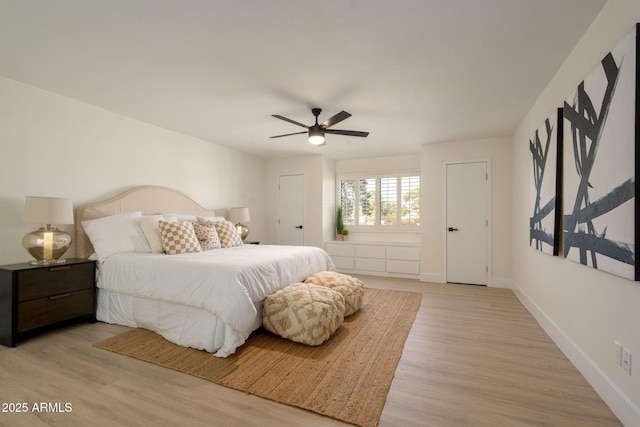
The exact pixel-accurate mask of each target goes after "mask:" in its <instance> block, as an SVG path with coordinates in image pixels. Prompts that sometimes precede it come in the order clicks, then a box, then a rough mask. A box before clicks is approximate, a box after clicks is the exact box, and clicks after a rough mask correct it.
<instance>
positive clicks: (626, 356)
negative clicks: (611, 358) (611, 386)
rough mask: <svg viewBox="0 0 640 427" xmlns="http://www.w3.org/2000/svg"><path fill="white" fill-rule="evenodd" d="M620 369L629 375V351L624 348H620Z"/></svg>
mask: <svg viewBox="0 0 640 427" xmlns="http://www.w3.org/2000/svg"><path fill="white" fill-rule="evenodd" d="M622 369H624V371H625V372H626V373H627V374H629V376H631V352H630V351H629V350H628V349H626V348H625V349H623V350H622Z"/></svg>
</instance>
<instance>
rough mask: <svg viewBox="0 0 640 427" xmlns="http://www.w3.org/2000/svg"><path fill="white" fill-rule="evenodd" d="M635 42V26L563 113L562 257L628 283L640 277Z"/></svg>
mask: <svg viewBox="0 0 640 427" xmlns="http://www.w3.org/2000/svg"><path fill="white" fill-rule="evenodd" d="M639 25H640V24H639ZM637 38H638V25H636V26H635V27H634V28H633V29H632V30H631V31H630V32H629V33H628V34H627V35H626V36H625V37H624V39H623V40H622V41H621V42H620V43H619V44H618V45H617V46H616V47H615V48H614V49H613V50H612V51H611V52H610V53H609V54H608V55H606V56H605V58H604V59H603V60H602V61H601V63H600V64H599V65H598V67H596V69H595V70H594V71H593V72H592V73H591V74H590V75H589V76H588V77H587V78H585V80H584V81H583V82H582V83H580V85H578V88H577V89H576V90H575V92H574V93H573V94H572V95H571V96H570V97H569V99H567V100H566V102H565V103H564V108H563V110H564V125H563V126H564V134H565V135H564V174H563V176H564V178H563V187H564V200H563V205H564V218H563V221H564V236H563V237H564V242H563V244H564V255H565V257H566V258H568V259H570V260H573V261H576V262H579V263H580V264H584V265H587V266H589V267H592V268H595V269H598V270H603V271H607V272H610V273H613V274H616V275H619V276H622V277H625V278H628V279H631V280H640V274H639V269H638V264H637V259H638V257H637V249H636V248H637V243H638V240H639V238H638V237H639V235H638V232H639V231H640V221H639V219H638V218H639V217H640V211H638V200H639V199H640V197H639V195H638V189H637V187H636V185H635V178H636V175H638V165H639V163H640V162H639V161H638V155H639V151H640V150H639V142H638V127H637V126H638V125H637V114H638V104H637V102H638V101H637V100H638V93H637V91H638V67H637V46H638V40H637ZM636 212H638V214H636Z"/></svg>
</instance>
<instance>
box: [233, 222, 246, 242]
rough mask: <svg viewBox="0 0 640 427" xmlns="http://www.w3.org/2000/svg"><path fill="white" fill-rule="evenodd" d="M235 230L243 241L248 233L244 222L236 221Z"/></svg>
mask: <svg viewBox="0 0 640 427" xmlns="http://www.w3.org/2000/svg"><path fill="white" fill-rule="evenodd" d="M236 230H238V234H239V235H240V238H241V239H242V240H243V241H244V240H245V239H246V238H247V236H248V235H249V227H247V226H246V225H244V224H240V223H237V224H236Z"/></svg>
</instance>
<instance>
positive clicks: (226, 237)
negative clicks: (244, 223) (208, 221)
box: [213, 221, 242, 248]
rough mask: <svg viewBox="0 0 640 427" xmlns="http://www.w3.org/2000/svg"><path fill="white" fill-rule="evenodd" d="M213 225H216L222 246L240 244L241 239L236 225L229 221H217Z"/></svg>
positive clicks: (229, 246)
mask: <svg viewBox="0 0 640 427" xmlns="http://www.w3.org/2000/svg"><path fill="white" fill-rule="evenodd" d="M213 225H214V226H215V227H216V231H217V232H218V237H219V238H220V244H221V245H222V247H223V248H231V247H233V246H242V239H241V238H240V235H239V234H238V230H236V226H235V225H233V223H232V222H230V221H217V222H214V223H213Z"/></svg>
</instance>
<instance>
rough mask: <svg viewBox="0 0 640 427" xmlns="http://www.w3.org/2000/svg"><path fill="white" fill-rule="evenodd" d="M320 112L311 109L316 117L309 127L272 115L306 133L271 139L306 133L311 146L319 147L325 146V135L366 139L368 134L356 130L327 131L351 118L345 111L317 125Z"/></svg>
mask: <svg viewBox="0 0 640 427" xmlns="http://www.w3.org/2000/svg"><path fill="white" fill-rule="evenodd" d="M321 112H322V109H320V108H312V109H311V113H313V115H314V116H315V117H316V124H315V125H311V126H307V125H303V124H302V123H299V122H296V121H295V120H291V119H288V118H286V117H283V116H280V115H278V114H273V117H275V118H276V119H280V120H284V121H285V122H289V123H293V124H294V125H298V126H302V127H303V128H307V129H308V131H304V132H294V133H287V134H284V135H276V136H272V137H271V138H282V137H283V136H291V135H302V134H303V133H308V134H309V143H310V144H312V145H316V146H320V145H325V144H326V142H325V139H324V134H325V133H332V134H335V135H347V136H359V137H363V138H364V137H366V136H367V135H369V132H360V131H356V130H339V129H328V128H329V127H331V126H333V125H335V124H336V123H340V122H341V121H343V120H344V119H348V118H349V117H351V114H349V113H347V112H346V111H341V112H339V113H338V114H336V115H335V116H333V117H330V118H328V119H327V120H325V121H324V122H322V123H320V124H318V116H319V115H320V113H321Z"/></svg>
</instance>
